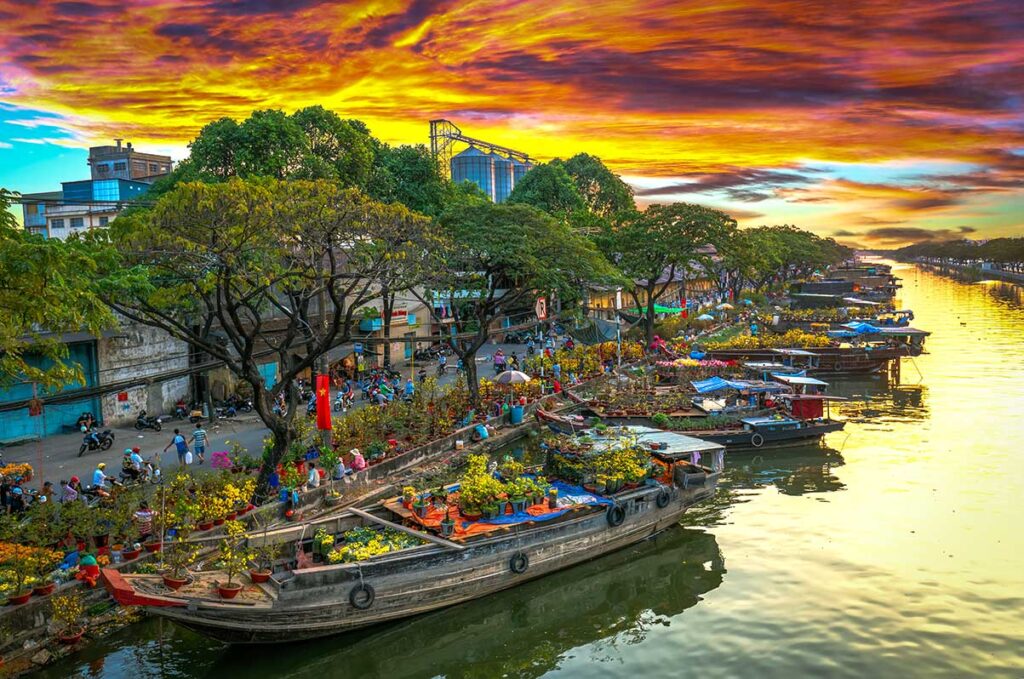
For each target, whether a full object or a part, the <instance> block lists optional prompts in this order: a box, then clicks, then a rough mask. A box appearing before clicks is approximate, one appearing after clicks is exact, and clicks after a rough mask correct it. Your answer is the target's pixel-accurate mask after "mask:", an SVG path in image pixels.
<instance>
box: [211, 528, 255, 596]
mask: <svg viewBox="0 0 1024 679" xmlns="http://www.w3.org/2000/svg"><path fill="white" fill-rule="evenodd" d="M224 533H225V535H224V537H223V538H221V540H220V542H219V543H218V544H217V553H218V557H219V558H218V560H217V567H218V568H220V569H221V570H223V571H224V572H225V573H226V574H227V576H228V581H227V583H226V584H227V585H229V586H230V585H233V584H234V582H235V578H236V577H237V576H239V575H240V574H242V573H243V572H245V571H246V570H247V569H248V568H249V561H250V560H251V559H252V552H250V550H249V549H248V548H247V547H246V545H245V526H244V525H242V522H241V521H225V522H224Z"/></svg>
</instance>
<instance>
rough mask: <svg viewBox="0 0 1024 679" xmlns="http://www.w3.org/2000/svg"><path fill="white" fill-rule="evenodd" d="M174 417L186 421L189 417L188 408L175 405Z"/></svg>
mask: <svg viewBox="0 0 1024 679" xmlns="http://www.w3.org/2000/svg"><path fill="white" fill-rule="evenodd" d="M174 416H175V417H176V418H178V419H179V420H184V419H185V418H186V417H188V408H187V407H185V406H184V405H175V406H174Z"/></svg>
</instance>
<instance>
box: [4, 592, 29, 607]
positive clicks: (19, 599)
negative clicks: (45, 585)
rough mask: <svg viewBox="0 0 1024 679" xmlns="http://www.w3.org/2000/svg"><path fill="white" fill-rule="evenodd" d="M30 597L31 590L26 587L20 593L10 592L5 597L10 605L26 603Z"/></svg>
mask: <svg viewBox="0 0 1024 679" xmlns="http://www.w3.org/2000/svg"><path fill="white" fill-rule="evenodd" d="M31 597H32V590H30V589H27V590H25V591H24V592H22V593H21V594H12V595H11V596H9V597H8V598H7V600H8V601H9V602H10V603H11V605H12V606H20V605H22V604H25V603H28V600H29V599H30V598H31Z"/></svg>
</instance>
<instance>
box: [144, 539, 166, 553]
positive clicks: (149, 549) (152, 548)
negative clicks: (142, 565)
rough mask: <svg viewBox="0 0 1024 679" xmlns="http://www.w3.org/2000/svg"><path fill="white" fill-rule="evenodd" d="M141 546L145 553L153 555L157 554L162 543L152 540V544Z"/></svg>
mask: <svg viewBox="0 0 1024 679" xmlns="http://www.w3.org/2000/svg"><path fill="white" fill-rule="evenodd" d="M143 546H144V547H145V548H146V551H147V552H149V553H150V554H153V553H154V552H159V551H160V548H161V547H163V546H164V543H163V542H161V541H159V540H153V541H152V542H147V543H146V544H145V545H143Z"/></svg>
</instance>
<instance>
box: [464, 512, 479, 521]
mask: <svg viewBox="0 0 1024 679" xmlns="http://www.w3.org/2000/svg"><path fill="white" fill-rule="evenodd" d="M482 516H483V513H481V512H477V513H476V514H470V513H468V512H462V518H464V519H466V520H467V521H479V520H480V517H482Z"/></svg>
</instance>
